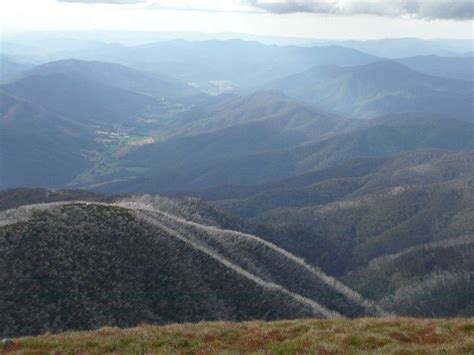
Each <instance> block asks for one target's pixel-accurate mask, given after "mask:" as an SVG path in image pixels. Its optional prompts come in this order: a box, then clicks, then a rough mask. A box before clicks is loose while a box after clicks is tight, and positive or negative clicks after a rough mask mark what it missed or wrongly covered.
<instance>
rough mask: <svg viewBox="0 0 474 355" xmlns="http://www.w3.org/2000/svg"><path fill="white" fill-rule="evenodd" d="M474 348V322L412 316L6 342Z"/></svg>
mask: <svg viewBox="0 0 474 355" xmlns="http://www.w3.org/2000/svg"><path fill="white" fill-rule="evenodd" d="M0 346H1V345H0ZM473 351H474V320H473V319H449V320H446V319H430V320H426V319H411V318H382V319H375V318H361V319H357V320H348V319H331V320H314V319H311V320H294V321H276V322H268V323H266V322H243V323H228V322H211V323H209V322H204V323H197V324H189V323H187V324H173V325H167V326H150V325H144V326H139V327H136V328H130V329H120V328H113V327H104V328H100V329H98V330H94V331H88V332H68V333H62V334H58V335H43V336H39V337H24V338H19V339H13V340H10V341H7V342H4V345H3V352H4V353H7V354H45V353H55V354H63V353H68V354H73V353H74V354H78V353H91V354H94V353H95V354H107V353H114V354H138V353H141V354H145V353H167V354H169V353H190V354H192V353H281V354H283V353H316V354H366V353H377V354H410V353H413V354H446V353H449V354H472V353H473Z"/></svg>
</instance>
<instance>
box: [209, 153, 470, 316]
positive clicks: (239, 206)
mask: <svg viewBox="0 0 474 355" xmlns="http://www.w3.org/2000/svg"><path fill="white" fill-rule="evenodd" d="M472 159H473V155H472V152H443V151H428V152H410V153H405V154H403V155H401V156H399V157H395V158H385V159H359V160H355V161H352V162H349V163H347V164H343V165H340V166H335V167H332V168H328V169H323V170H319V171H315V172H313V173H308V174H305V175H301V176H299V177H295V178H292V179H289V180H286V181H282V182H279V183H275V184H266V185H260V186H254V187H253V188H247V187H244V188H243V189H241V190H239V187H238V186H237V187H234V188H233V191H235V194H236V197H234V198H231V197H232V194H231V192H230V191H229V190H228V189H225V190H224V192H223V194H222V195H221V196H225V198H226V199H225V200H221V201H214V202H213V203H214V205H215V206H217V207H218V208H221V209H224V210H226V211H228V212H229V213H235V214H237V215H239V216H240V217H242V218H245V219H247V222H248V223H249V222H251V223H253V224H254V225H255V227H254V228H255V232H254V233H255V234H257V235H259V236H260V237H262V238H264V239H267V240H269V241H271V242H273V243H275V244H277V245H279V246H280V247H282V248H284V249H286V250H288V251H290V252H292V253H294V254H295V255H298V256H300V257H303V258H304V259H305V260H307V261H308V262H310V263H312V264H315V265H318V266H320V267H321V268H322V270H324V271H326V272H328V273H329V274H332V275H335V276H337V277H341V278H342V279H343V280H344V281H345V282H346V283H348V284H349V285H351V286H352V287H354V288H355V289H357V290H358V291H359V292H361V293H362V294H363V295H364V296H365V297H368V298H370V299H374V300H379V301H381V302H383V304H384V305H385V307H386V308H387V309H390V310H392V311H393V312H395V313H400V314H410V315H414V314H417V315H422V316H432V315H434V316H448V315H449V316H454V315H464V316H465V315H468V316H469V315H472V311H473V310H472V295H473V291H474V288H473V286H474V283H473V282H472V273H473V271H474V268H473V265H472V264H471V263H470V262H469V260H470V259H471V256H472V240H473V235H474V225H473V224H472V220H473V218H472V214H473V211H474V200H473V196H474V190H473V177H474V171H473V166H474V164H473V161H472ZM206 193H210V194H211V196H213V197H214V198H218V197H219V193H220V192H219V189H217V191H213V190H207V191H203V193H202V195H201V196H206ZM433 294H436V297H432V296H431V295H433ZM431 300H436V302H438V303H436V304H435V303H432V301H431ZM433 302H434V301H433Z"/></svg>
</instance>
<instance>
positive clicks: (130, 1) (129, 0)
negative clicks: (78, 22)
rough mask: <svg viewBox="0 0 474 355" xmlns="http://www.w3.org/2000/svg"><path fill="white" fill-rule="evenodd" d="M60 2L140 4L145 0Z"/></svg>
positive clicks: (63, 0) (72, 0) (64, 0)
mask: <svg viewBox="0 0 474 355" xmlns="http://www.w3.org/2000/svg"><path fill="white" fill-rule="evenodd" d="M58 2H70V3H82V4H138V3H142V2H144V0H58Z"/></svg>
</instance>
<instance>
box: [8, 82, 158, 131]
mask: <svg viewBox="0 0 474 355" xmlns="http://www.w3.org/2000/svg"><path fill="white" fill-rule="evenodd" d="M0 90H2V91H3V92H5V93H7V94H9V95H11V96H15V97H18V98H20V99H22V100H24V101H27V102H29V103H31V104H34V105H37V106H41V107H43V108H44V109H46V110H48V111H51V112H54V113H55V114H59V115H62V116H65V117H67V118H69V119H71V120H75V121H76V122H78V123H83V124H89V125H90V124H94V125H98V126H101V125H111V124H120V123H126V122H130V121H133V120H135V119H136V118H137V116H139V115H140V114H143V113H145V112H147V111H150V110H151V111H153V110H158V109H159V103H158V102H157V101H156V100H154V99H153V98H152V97H150V96H146V95H142V94H138V93H135V92H132V91H129V90H124V89H121V88H117V87H113V86H110V85H106V84H103V83H101V82H96V81H89V80H85V79H83V78H82V77H81V76H69V75H64V74H60V73H59V74H48V75H37V74H32V75H28V76H25V77H23V78H21V79H19V80H17V81H14V82H11V83H8V84H5V85H2V86H0Z"/></svg>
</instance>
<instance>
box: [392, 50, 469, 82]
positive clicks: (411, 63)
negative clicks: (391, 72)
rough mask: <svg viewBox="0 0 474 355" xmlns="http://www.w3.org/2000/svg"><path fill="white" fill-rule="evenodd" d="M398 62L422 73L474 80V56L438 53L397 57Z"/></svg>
mask: <svg viewBox="0 0 474 355" xmlns="http://www.w3.org/2000/svg"><path fill="white" fill-rule="evenodd" d="M397 62H398V63H400V64H403V65H406V66H407V67H409V68H410V69H413V70H415V71H418V72H420V73H424V74H428V75H432V76H440V77H443V78H451V79H457V80H471V81H472V80H474V58H473V57H472V56H471V57H467V56H466V57H439V56H436V55H427V56H416V57H407V58H401V59H397Z"/></svg>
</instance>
